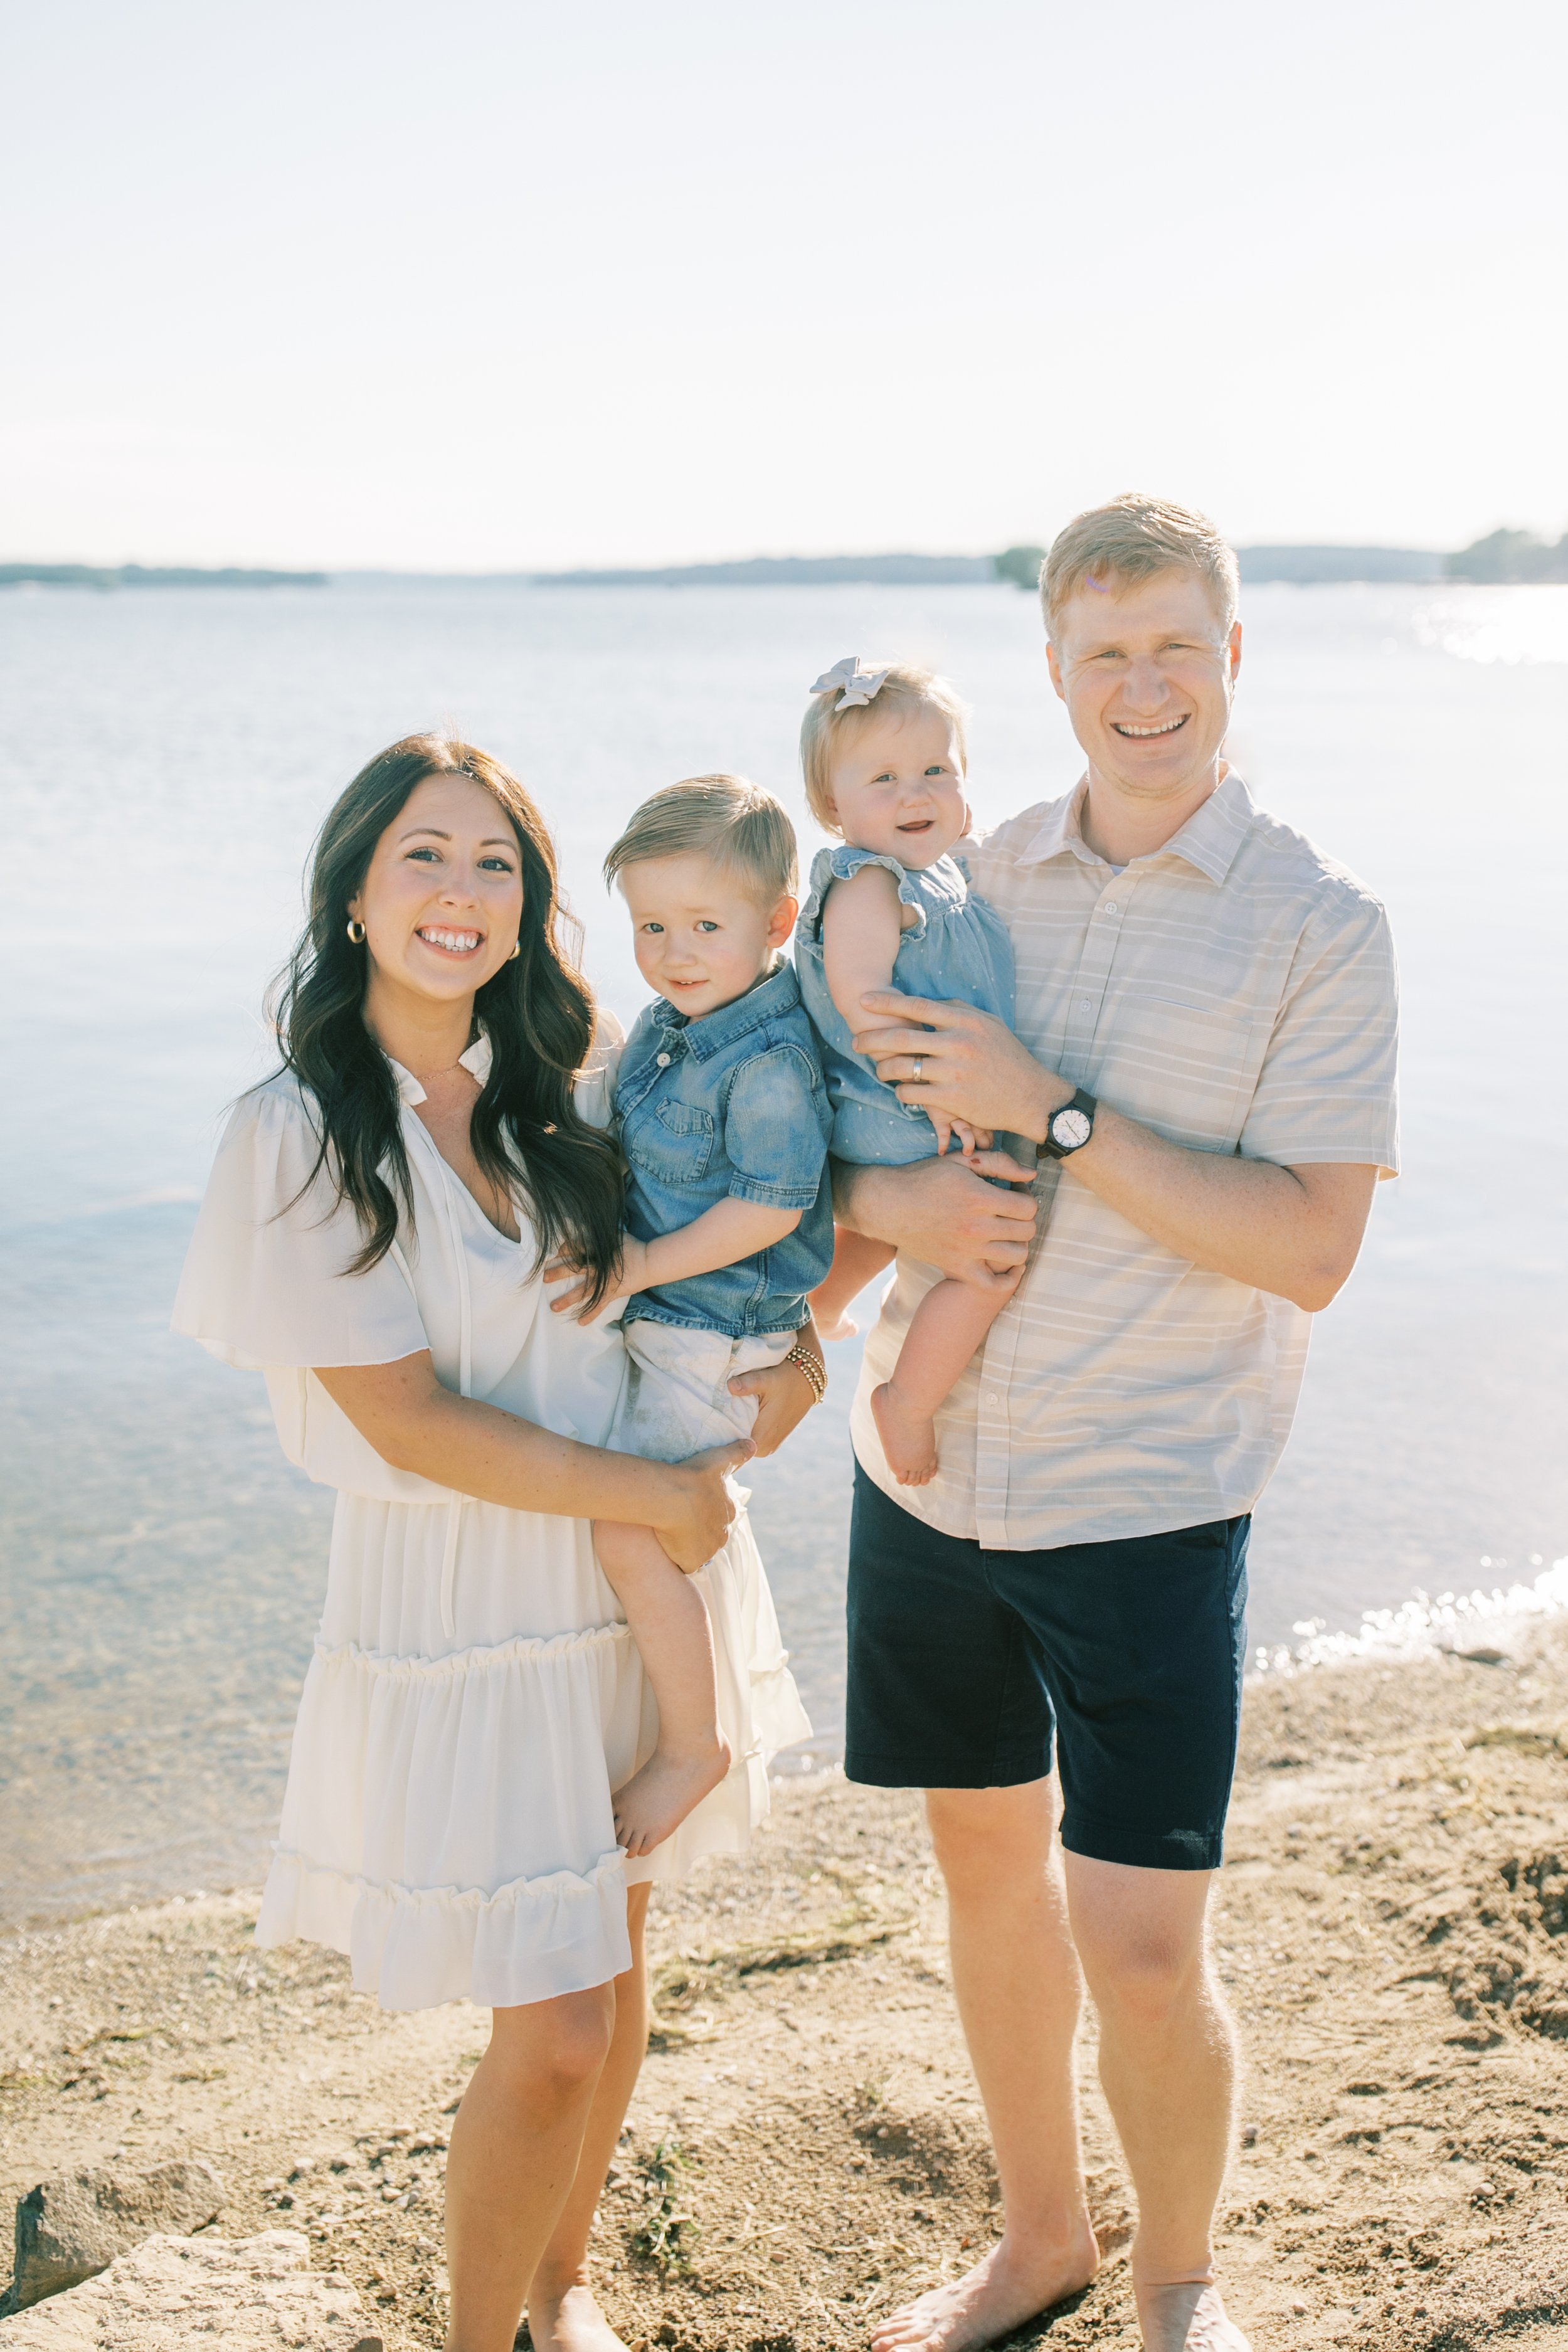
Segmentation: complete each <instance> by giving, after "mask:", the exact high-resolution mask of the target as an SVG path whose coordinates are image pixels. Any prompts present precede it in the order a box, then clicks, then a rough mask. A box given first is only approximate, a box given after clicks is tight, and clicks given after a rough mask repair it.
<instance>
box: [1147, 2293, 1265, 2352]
mask: <svg viewBox="0 0 1568 2352" xmlns="http://www.w3.org/2000/svg"><path fill="white" fill-rule="evenodd" d="M1137 2295H1138V2325H1139V2326H1140V2328H1141V2329H1142V2335H1143V2352H1252V2347H1251V2346H1250V2345H1249V2344H1248V2342H1247V2338H1246V2336H1244V2335H1243V2334H1242V2332H1241V2330H1240V2328H1239V2327H1238V2326H1237V2324H1236V2322H1235V2320H1234V2319H1227V2318H1226V2311H1225V2305H1224V2304H1223V2303H1222V2302H1221V2301H1220V2296H1219V2289H1218V2287H1217V2286H1194V2285H1190V2284H1188V2285H1181V2286H1141V2287H1139V2288H1138V2289H1137Z"/></svg>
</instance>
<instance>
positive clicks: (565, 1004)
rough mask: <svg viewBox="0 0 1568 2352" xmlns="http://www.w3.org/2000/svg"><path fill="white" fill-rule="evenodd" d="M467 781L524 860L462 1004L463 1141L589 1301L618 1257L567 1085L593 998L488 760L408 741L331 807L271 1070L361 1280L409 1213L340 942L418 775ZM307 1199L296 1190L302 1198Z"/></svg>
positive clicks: (604, 1187) (552, 892)
mask: <svg viewBox="0 0 1568 2352" xmlns="http://www.w3.org/2000/svg"><path fill="white" fill-rule="evenodd" d="M450 775H464V776H471V777H472V778H473V780H474V782H476V783H479V784H482V785H483V786H484V788H485V790H486V791H487V792H488V793H491V794H492V795H493V796H494V798H495V800H496V801H497V802H498V803H499V804H500V807H501V808H502V809H503V810H504V811H505V813H506V815H507V818H508V820H509V822H510V825H511V829H512V831H513V833H514V834H515V835H517V845H518V850H519V853H520V855H521V861H522V927H521V932H520V933H519V939H518V944H519V947H520V949H521V954H519V955H518V956H516V957H515V958H513V959H511V960H510V961H508V962H506V963H503V964H502V966H501V968H500V971H498V972H496V973H495V974H494V975H493V977H492V978H491V979H489V980H488V981H486V982H485V984H484V986H483V987H482V988H481V989H480V990H479V992H478V994H477V995H476V996H475V999H474V1015H475V1020H476V1023H477V1024H478V1023H482V1024H483V1026H484V1030H485V1034H486V1035H487V1036H488V1037H489V1043H490V1052H491V1055H492V1057H493V1058H492V1060H491V1064H490V1073H489V1077H488V1078H487V1080H486V1081H485V1085H484V1088H483V1091H482V1092H481V1094H480V1096H479V1100H478V1102H477V1103H475V1105H474V1108H473V1116H472V1119H471V1121H470V1125H469V1129H468V1133H469V1139H470V1141H471V1142H472V1144H473V1148H474V1157H475V1159H476V1160H478V1161H479V1166H480V1167H481V1168H482V1169H483V1170H484V1171H485V1174H486V1175H487V1176H488V1177H489V1180H490V1181H491V1182H492V1183H493V1184H496V1185H499V1186H500V1187H502V1188H510V1187H511V1186H513V1185H516V1184H518V1183H520V1182H521V1184H522V1185H523V1186H524V1187H525V1189H526V1191H527V1194H528V1198H529V1202H530V1206H531V1214H532V1222H533V1225H534V1229H535V1232H536V1234H537V1236H538V1241H539V1246H540V1250H541V1253H542V1255H545V1256H549V1255H552V1254H553V1253H554V1252H555V1251H557V1250H559V1249H561V1248H563V1247H565V1248H567V1249H569V1250H570V1251H571V1252H572V1255H574V1257H576V1258H578V1259H580V1260H581V1262H582V1264H583V1265H584V1269H585V1271H586V1272H587V1274H588V1276H589V1278H590V1297H591V1299H592V1300H593V1301H594V1302H595V1303H596V1302H597V1301H598V1300H599V1299H600V1298H601V1297H603V1296H604V1292H605V1285H606V1284H607V1283H608V1281H609V1279H610V1276H612V1274H613V1273H614V1272H615V1270H616V1266H617V1265H618V1264H619V1262H620V1255H621V1205H622V1199H623V1191H624V1185H623V1169H622V1163H621V1159H620V1154H619V1153H618V1151H617V1150H616V1146H615V1144H614V1143H613V1142H612V1141H611V1139H610V1138H609V1137H608V1136H607V1135H605V1134H604V1133H602V1132H601V1131H600V1129H597V1128H595V1127H591V1126H590V1125H589V1124H588V1122H587V1121H586V1120H585V1119H584V1118H581V1117H580V1116H579V1114H578V1111H577V1109H576V1107H575V1104H574V1099H573V1081H574V1078H575V1076H576V1075H577V1072H578V1071H579V1070H580V1069H581V1068H582V1067H583V1065H584V1062H585V1061H586V1060H587V1057H588V1051H589V1048H590V1046H591V1045H592V1044H593V1040H594V1019H595V1012H594V996H593V992H592V990H591V989H590V988H589V986H588V983H587V982H586V981H585V980H584V977H583V975H582V973H581V972H580V971H578V969H577V966H576V963H575V961H574V956H573V954H572V952H571V951H570V950H569V948H568V946H567V945H566V944H563V938H562V934H563V931H566V930H569V931H570V933H571V934H572V935H573V936H572V939H571V948H575V946H576V934H577V927H576V925H575V923H574V921H573V919H572V918H571V917H570V916H569V915H568V914H567V913H566V912H565V910H564V908H563V907H562V904H561V898H560V891H559V887H558V885H557V881H556V872H555V850H554V845H553V844H552V841H551V838H550V835H549V834H548V833H547V832H546V830H545V827H544V821H543V819H542V816H541V815H540V814H539V811H538V810H537V809H536V808H535V806H534V804H533V803H532V801H531V799H530V798H529V796H528V794H527V793H526V792H525V791H524V790H523V788H522V786H521V784H520V783H519V782H518V780H517V778H516V777H515V776H514V775H512V774H511V773H510V772H509V771H508V770H507V769H505V768H503V767H502V765H501V763H500V761H499V760H495V759H492V758H491V757H490V755H489V752H486V751H479V750H477V749H476V748H475V747H474V746H473V745H472V744H469V743H459V742H455V741H453V740H449V739H448V738H447V737H446V736H442V735H405V737H404V739H403V740H402V741H401V742H400V743H394V744H392V745H391V746H390V748H389V749H388V750H386V751H382V752H379V753H378V754H377V756H376V757H375V758H374V760H372V761H370V763H369V765H368V766H366V767H363V768H362V769H361V770H360V772H359V774H358V775H357V776H356V777H355V778H354V780H353V783H352V784H350V786H349V787H348V790H347V791H346V792H345V793H342V796H341V798H340V799H339V800H338V801H337V802H336V803H335V804H334V806H333V807H332V810H331V814H329V816H328V818H327V821H326V823H325V824H323V825H322V827H321V832H320V834H319V835H317V837H316V845H315V848H314V850H313V851H312V853H311V858H310V919H309V920H308V922H307V924H306V926H305V929H304V930H303V932H302V933H301V935H300V941H299V944H298V946H297V947H296V948H295V950H294V952H293V954H292V955H291V956H290V958H289V961H288V963H287V964H286V965H285V966H284V968H283V971H281V972H280V973H279V978H278V981H277V982H276V985H275V990H274V999H273V1017H274V1020H275V1022H276V1025H277V1031H278V1041H279V1051H280V1052H281V1054H282V1056H283V1061H284V1065H285V1066H286V1067H287V1068H289V1069H290V1070H292V1071H293V1072H294V1073H295V1075H296V1076H298V1077H299V1078H300V1081H301V1083H302V1085H303V1086H304V1087H306V1088H307V1089H308V1092H309V1095H310V1097H313V1100H314V1105H315V1108H316V1111H317V1114H318V1117H319V1119H320V1128H319V1133H320V1139H321V1150H320V1151H319V1153H318V1155H317V1159H316V1165H315V1167H314V1168H313V1169H312V1170H311V1172H310V1181H314V1179H315V1177H316V1175H317V1174H318V1173H319V1172H320V1171H321V1169H322V1168H323V1167H324V1168H325V1169H326V1170H327V1171H328V1173H329V1175H330V1176H331V1181H332V1182H333V1183H334V1184H335V1185H336V1186H337V1189H338V1194H339V1197H340V1198H341V1199H342V1200H344V1201H349V1202H353V1207H354V1209H355V1211H356V1212H357V1213H358V1216H359V1221H360V1224H361V1226H362V1227H363V1231H364V1234H365V1242H364V1246H363V1249H362V1250H361V1251H360V1253H359V1255H358V1256H357V1257H356V1258H355V1259H354V1260H353V1263H352V1265H351V1266H350V1268H349V1271H350V1272H351V1273H354V1274H360V1273H363V1272H364V1271H365V1269H366V1268H367V1267H369V1266H373V1265H377V1264H378V1263H379V1261H380V1260H381V1259H382V1258H384V1256H385V1255H386V1253H387V1251H388V1250H389V1249H390V1248H391V1247H392V1244H393V1243H394V1241H395V1239H396V1237H397V1219H398V1210H399V1206H400V1205H401V1206H402V1207H403V1209H404V1210H405V1212H409V1211H410V1210H411V1193H410V1186H409V1176H408V1158H407V1154H406V1152H405V1149H404V1143H403V1131H402V1127H401V1124H400V1121H399V1116H398V1103H397V1090H396V1087H395V1082H394V1079H393V1076H392V1071H391V1067H390V1066H389V1065H388V1062H387V1059H386V1056H385V1055H384V1053H383V1052H382V1051H381V1048H380V1047H379V1046H378V1045H377V1044H376V1042H375V1039H374V1037H373V1036H372V1035H371V1034H370V1031H369V1030H368V1029H367V1028H366V1026H365V1022H364V1011H363V1006H364V992H365V983H366V980H367V978H368V975H369V970H370V965H369V960H368V957H367V955H366V952H365V950H364V948H363V946H356V945H355V944H354V943H353V940H351V939H350V938H349V936H348V928H347V927H348V907H349V901H350V899H351V898H354V897H355V896H356V895H357V893H358V892H359V890H360V889H361V887H363V882H364V877H365V872H366V869H367V868H368V866H369V865H370V861H371V857H372V856H373V854H374V849H375V845H376V843H377V842H378V841H379V840H380V839H381V836H382V835H383V834H384V832H385V831H386V828H387V826H388V825H389V824H392V822H393V820H394V818H395V816H396V815H397V814H398V812H399V811H400V810H401V809H402V808H403V806H404V805H405V803H406V801H407V800H408V797H409V795H410V794H411V793H413V791H414V789H415V787H416V785H417V784H420V783H422V782H424V780H425V778H426V776H450ZM307 1189H308V1187H307Z"/></svg>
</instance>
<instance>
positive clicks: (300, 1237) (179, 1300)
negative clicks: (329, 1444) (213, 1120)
mask: <svg viewBox="0 0 1568 2352" xmlns="http://www.w3.org/2000/svg"><path fill="white" fill-rule="evenodd" d="M317 1150H318V1140H317V1135H316V1130H315V1129H314V1127H313V1125H312V1123H311V1120H310V1115H309V1112H308V1110H307V1108H306V1104H305V1102H304V1100H303V1099H302V1098H301V1097H300V1091H299V1089H298V1087H296V1086H295V1085H294V1084H293V1083H292V1081H290V1080H289V1079H287V1078H279V1079H275V1080H273V1081H272V1082H271V1083H270V1084H269V1085H268V1086H264V1087H258V1088H256V1089H255V1091H254V1092H253V1093H251V1094H248V1095H247V1096H246V1097H244V1099H243V1100H242V1101H241V1102H240V1103H239V1104H238V1105H237V1107H236V1109H235V1111H234V1114H233V1116H232V1118H230V1120H229V1122H228V1127H227V1129H226V1132H225V1134H224V1139H223V1141H222V1143H221V1144H220V1145H219V1147H218V1154H217V1159H216V1162H215V1163H214V1167H213V1171H212V1174H211V1176H210V1178H209V1179H208V1181H207V1189H206V1192H205V1197H204V1199H203V1201H202V1205H201V1211H200V1213H199V1214H198V1216H197V1218H196V1229H195V1234H193V1236H192V1239H191V1246H190V1251H189V1254H188V1255H187V1256H186V1259H185V1265H184V1273H183V1274H182V1275H181V1276H180V1286H179V1290H178V1292H177V1294H176V1296H175V1300H174V1329H175V1330H176V1331H179V1332H183V1333H184V1335H185V1336H186V1338H188V1339H196V1340H199V1341H200V1343H201V1345H202V1346H203V1347H204V1348H206V1349H209V1350H210V1351H211V1353H212V1354H213V1355H215V1356H218V1357H221V1358H222V1360H224V1362H225V1363H228V1364H237V1365H239V1366H242V1367H244V1368H245V1369H247V1370H260V1371H273V1370H284V1369H293V1370H308V1369H309V1368H310V1367H311V1366H313V1365H317V1364H391V1363H396V1362H397V1361H398V1360H400V1359H401V1358H403V1357H405V1356H413V1355H417V1354H418V1353H419V1351H420V1350H421V1349H425V1348H426V1347H428V1346H429V1340H428V1339H427V1338H426V1332H425V1326H424V1322H423V1320H422V1318H421V1317H420V1313H419V1309H418V1307H417V1306H416V1303H415V1298H414V1292H413V1288H412V1286H411V1284H410V1282H409V1279H408V1275H407V1271H406V1265H405V1261H404V1259H403V1256H402V1253H401V1251H398V1250H394V1251H393V1252H391V1253H389V1254H388V1255H386V1256H385V1257H384V1258H382V1259H381V1261H380V1263H379V1264H378V1265H374V1266H372V1267H370V1268H369V1269H368V1271H367V1272H365V1273H363V1274H351V1273H350V1272H349V1271H348V1269H349V1266H350V1264H351V1262H352V1261H353V1258H354V1257H356V1256H357V1255H358V1254H359V1251H360V1249H361V1248H362V1246H363V1240H364V1235H363V1230H362V1228H361V1226H360V1223H359V1220H358V1218H357V1217H356V1216H355V1214H354V1212H353V1209H352V1208H351V1207H349V1206H348V1205H347V1204H345V1203H344V1202H341V1201H340V1200H339V1199H338V1197H337V1192H336V1189H335V1187H334V1186H333V1184H332V1182H331V1178H330V1177H329V1176H328V1174H327V1172H326V1171H325V1169H321V1170H318V1171H316V1172H315V1174H314V1175H312V1173H311V1171H312V1169H313V1168H314V1167H315V1161H316V1157H317Z"/></svg>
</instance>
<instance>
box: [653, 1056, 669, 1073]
mask: <svg viewBox="0 0 1568 2352" xmlns="http://www.w3.org/2000/svg"><path fill="white" fill-rule="evenodd" d="M655 1058H656V1060H657V1061H658V1066H659V1068H660V1069H661V1070H668V1067H669V1055H668V1054H659V1055H656V1056H655Z"/></svg>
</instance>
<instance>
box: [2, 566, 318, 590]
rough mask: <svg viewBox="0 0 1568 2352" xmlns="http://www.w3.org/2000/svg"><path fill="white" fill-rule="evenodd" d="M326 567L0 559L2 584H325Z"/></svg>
mask: <svg viewBox="0 0 1568 2352" xmlns="http://www.w3.org/2000/svg"><path fill="white" fill-rule="evenodd" d="M326 584H327V574H326V573H325V572H245V571H241V570H240V569H239V568H238V566H237V565H235V564H232V563H231V564H225V565H223V566H222V567H221V568H220V569H218V570H217V571H204V570H201V569H199V568H198V567H196V566H194V565H189V564H173V565H161V564H146V563H118V564H113V565H110V566H108V567H105V566H103V565H101V564H97V563H0V588H324V587H325V586H326Z"/></svg>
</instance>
